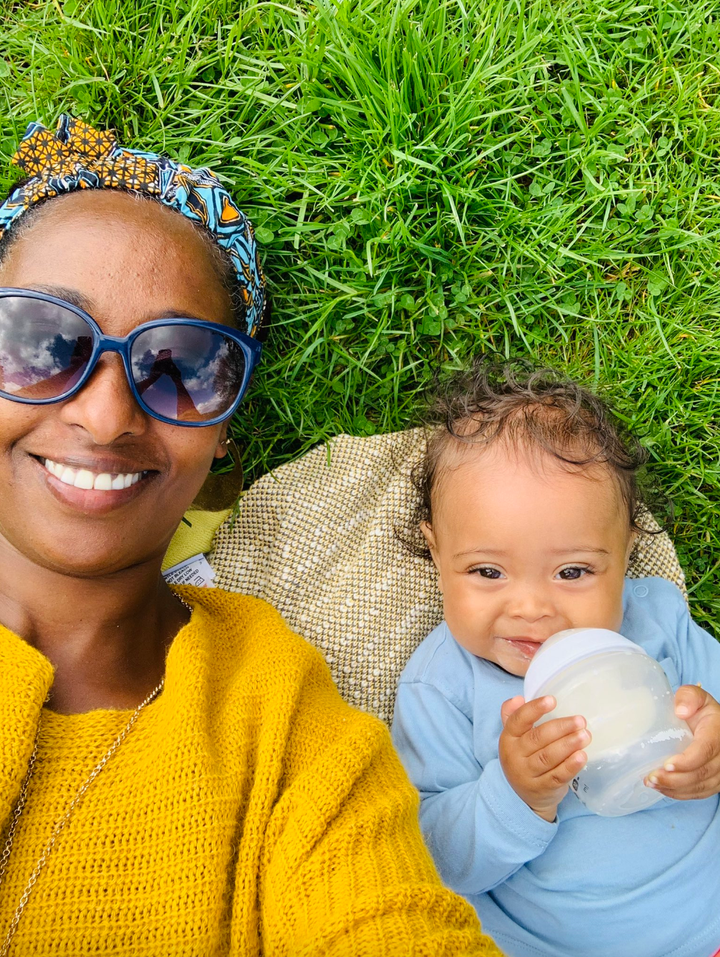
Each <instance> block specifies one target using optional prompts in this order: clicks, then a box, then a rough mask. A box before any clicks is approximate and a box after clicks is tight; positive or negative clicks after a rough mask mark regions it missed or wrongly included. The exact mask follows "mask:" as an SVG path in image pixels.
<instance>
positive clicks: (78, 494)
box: [33, 456, 158, 515]
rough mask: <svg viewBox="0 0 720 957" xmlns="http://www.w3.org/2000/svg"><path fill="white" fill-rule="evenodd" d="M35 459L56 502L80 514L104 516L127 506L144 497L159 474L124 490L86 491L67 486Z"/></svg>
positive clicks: (143, 477)
mask: <svg viewBox="0 0 720 957" xmlns="http://www.w3.org/2000/svg"><path fill="white" fill-rule="evenodd" d="M33 459H34V461H35V463H36V467H37V469H38V472H39V473H40V475H41V477H42V478H43V480H44V481H45V484H46V486H47V488H48V490H49V492H50V493H51V495H52V496H53V498H55V500H56V501H58V502H61V503H62V504H63V505H65V506H70V508H72V509H74V510H77V511H79V512H85V513H92V514H94V515H102V514H104V513H106V512H111V511H113V510H114V509H116V508H120V506H122V505H125V504H127V503H128V502H130V501H132V500H133V499H134V498H137V496H138V495H142V494H143V492H144V491H145V489H146V488H147V485H148V483H149V482H152V481H153V479H154V478H155V477H156V476H157V474H158V473H157V472H149V473H147V474H145V475H143V476H142V478H140V480H139V481H138V482H136V483H135V484H134V485H131V486H130V487H129V488H123V489H108V490H102V491H101V490H98V489H84V488H76V487H75V486H74V485H66V484H65V483H64V482H61V481H60V479H59V478H57V477H56V476H55V475H53V474H52V473H51V472H48V470H47V469H46V468H45V466H44V465H42V463H41V462H39V461H38V460H37V459H35V458H34V456H33Z"/></svg>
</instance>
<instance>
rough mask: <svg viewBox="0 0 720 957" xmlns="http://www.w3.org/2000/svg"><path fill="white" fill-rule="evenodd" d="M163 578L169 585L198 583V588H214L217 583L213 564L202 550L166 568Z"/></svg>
mask: <svg viewBox="0 0 720 957" xmlns="http://www.w3.org/2000/svg"><path fill="white" fill-rule="evenodd" d="M163 578H164V579H165V581H166V582H167V583H168V584H169V585H196V586H197V587H198V588H212V586H213V584H214V583H215V572H214V571H213V569H212V565H211V564H210V562H209V561H208V560H207V558H205V556H204V555H203V554H202V552H201V553H200V554H199V555H193V556H192V557H191V558H186V559H185V561H184V562H178V564H177V565H172V566H171V567H170V568H166V569H165V571H164V572H163Z"/></svg>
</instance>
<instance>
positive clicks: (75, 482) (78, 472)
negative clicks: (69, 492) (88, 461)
mask: <svg viewBox="0 0 720 957" xmlns="http://www.w3.org/2000/svg"><path fill="white" fill-rule="evenodd" d="M38 461H39V462H40V463H41V464H42V465H43V466H44V467H45V468H46V469H47V470H48V472H50V474H51V475H54V476H55V478H56V479H58V480H59V481H60V482H62V483H63V484H64V485H72V486H74V487H75V488H82V489H95V490H97V491H102V492H110V491H117V490H119V489H125V488H130V486H131V485H136V484H137V483H138V482H139V481H140V479H142V478H144V477H145V476H146V475H149V472H147V471H142V472H94V471H92V470H90V469H83V468H74V467H73V466H71V465H65V464H63V463H62V462H54V461H53V460H52V459H47V458H39V460H38Z"/></svg>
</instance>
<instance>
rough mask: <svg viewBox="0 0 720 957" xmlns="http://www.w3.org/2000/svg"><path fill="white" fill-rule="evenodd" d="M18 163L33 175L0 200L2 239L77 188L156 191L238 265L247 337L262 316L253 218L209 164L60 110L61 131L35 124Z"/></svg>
mask: <svg viewBox="0 0 720 957" xmlns="http://www.w3.org/2000/svg"><path fill="white" fill-rule="evenodd" d="M13 163H15V164H16V165H17V166H19V167H20V168H21V169H22V170H23V171H24V172H25V174H26V176H27V179H26V180H25V181H24V182H23V183H22V184H21V185H19V186H17V187H16V188H15V189H14V190H12V192H11V193H10V195H9V196H8V198H7V199H6V200H5V202H4V203H3V204H2V205H0V239H1V238H2V236H3V235H4V234H5V232H6V230H8V229H10V228H11V227H12V225H13V223H15V222H16V220H18V219H19V218H20V217H21V216H22V215H23V213H25V212H26V211H27V210H28V209H30V207H31V206H33V205H35V203H38V202H41V201H42V200H46V199H51V198H52V197H54V196H58V195H60V194H61V193H69V192H72V191H73V190H76V189H122V190H130V191H132V192H138V193H144V194H146V195H148V196H153V197H155V198H156V199H158V200H159V201H160V202H161V203H164V204H165V205H166V206H169V207H170V208H171V209H175V210H177V211H178V212H179V213H182V215H183V216H186V217H187V218H188V219H190V220H192V221H193V222H194V223H198V224H199V225H200V226H204V227H205V228H206V229H207V230H209V231H210V233H211V234H212V235H213V237H214V239H215V241H216V242H217V244H218V245H219V246H221V247H222V248H223V249H225V250H226V251H227V253H228V255H229V256H230V259H231V261H232V263H233V266H234V267H235V271H236V273H237V276H238V280H239V286H240V290H241V294H242V298H243V301H244V304H245V318H246V322H247V329H246V330H243V331H247V333H248V335H251V336H252V335H255V333H256V332H257V330H258V328H259V326H260V324H261V321H262V317H263V309H264V305H265V277H264V276H263V272H262V268H261V266H260V261H259V258H258V250H257V243H256V241H255V234H254V232H253V228H252V224H251V223H250V221H249V219H248V218H247V217H246V216H245V215H244V213H242V212H241V211H240V210H239V209H238V208H237V206H236V205H235V203H234V202H233V199H232V197H231V196H230V194H229V193H228V192H227V190H226V189H225V188H224V186H223V185H222V184H221V183H220V180H219V179H218V178H217V176H215V174H214V173H212V172H211V171H210V170H209V169H205V168H200V169H192V168H191V167H189V166H185V165H184V164H183V163H176V162H173V160H170V159H167V158H166V157H164V156H159V155H158V154H156V153H146V152H140V151H138V150H130V149H125V148H124V147H121V146H118V143H117V140H116V139H115V136H114V135H113V133H112V132H109V131H100V130H95V129H93V127H92V126H89V125H88V124H87V123H83V122H82V121H81V120H76V119H74V118H73V117H71V116H61V117H60V119H59V121H58V125H57V130H56V132H54V133H53V132H52V131H51V130H48V129H46V127H44V126H43V125H42V124H41V123H37V122H35V123H31V124H30V125H29V126H28V128H27V131H26V133H25V136H24V137H23V139H22V141H21V143H20V146H19V147H18V150H17V152H16V153H15V155H14V157H13Z"/></svg>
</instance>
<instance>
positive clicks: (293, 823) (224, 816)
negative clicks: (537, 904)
mask: <svg viewBox="0 0 720 957" xmlns="http://www.w3.org/2000/svg"><path fill="white" fill-rule="evenodd" d="M182 594H183V597H184V598H185V599H186V600H187V601H188V602H189V603H190V604H192V605H193V606H194V612H193V616H192V618H191V621H190V623H189V624H188V625H187V626H186V627H185V628H183V629H182V631H181V632H180V633H179V634H178V635H177V637H176V638H175V641H174V643H173V645H172V647H171V649H170V653H169V656H168V662H167V675H166V685H165V690H164V691H163V693H162V695H161V696H160V697H159V698H158V699H157V700H156V701H154V702H153V703H152V704H151V705H149V706H148V707H147V709H146V710H145V711H144V712H143V713H142V714H141V716H140V718H139V720H138V722H137V724H136V725H135V727H134V728H133V730H132V731H131V733H130V735H129V736H128V738H127V739H126V740H125V741H124V743H123V744H122V745H121V746H120V748H119V750H118V751H117V752H116V754H115V755H114V756H113V758H112V759H111V760H110V762H109V763H108V764H107V766H106V767H105V769H104V770H103V771H102V773H101V774H100V775H99V776H98V777H97V779H96V780H95V781H94V783H93V784H92V785H91V787H90V789H89V790H88V792H87V794H86V795H85V797H84V799H83V800H82V802H81V803H80V805H79V806H78V807H77V809H76V811H75V813H74V815H73V817H72V818H71V820H70V823H69V824H68V826H67V827H66V828H65V830H64V831H63V832H62V834H61V836H60V838H59V840H58V842H57V844H56V846H55V848H54V849H53V850H52V852H51V854H50V856H49V859H48V863H47V866H46V867H45V869H44V870H43V872H42V874H41V875H40V878H39V880H38V882H37V884H36V886H35V887H34V889H33V891H32V894H31V896H30V900H29V902H28V904H27V907H26V908H25V912H24V914H23V917H22V919H21V921H20V925H19V928H18V932H17V935H16V937H15V939H14V941H13V945H12V949H11V954H13V955H18V957H28V955H42V957H56V955H77V957H80V955H86V954H103V955H108V954H115V955H122V957H180V955H186V957H205V955H208V957H209V955H216V957H220V955H234V957H241V955H242V957H246V955H247V957H250V955H259V954H261V953H262V954H263V955H265V957H279V955H288V957H290V955H292V957H303V955H304V957H310V955H320V954H323V955H357V957H382V955H397V957H400V955H402V957H408V955H412V954H417V955H421V954H422V955H428V957H430V955H433V957H437V955H463V954H477V955H492V957H498V955H499V953H500V952H499V951H498V950H497V949H496V948H495V946H494V945H493V944H492V943H491V942H490V941H489V940H488V939H487V938H485V937H483V936H482V934H481V933H480V930H479V925H478V923H477V919H476V917H475V915H474V912H473V910H472V908H471V907H470V906H469V905H468V904H466V903H465V902H464V901H462V900H461V899H460V898H458V897H456V896H454V895H453V894H452V893H451V892H450V891H448V890H445V889H444V888H443V887H442V885H441V884H440V881H439V879H438V877H437V875H436V872H435V870H434V868H433V866H432V864H431V862H430V859H429V857H428V854H427V851H426V850H425V847H424V845H423V843H422V840H421V838H420V833H419V830H418V826H417V821H416V818H417V798H416V794H415V792H414V790H413V789H412V788H411V786H410V784H409V783H408V781H407V779H406V777H405V774H404V772H403V770H402V768H401V766H400V764H399V761H398V759H397V758H396V756H395V754H394V752H393V751H392V748H391V745H390V740H389V735H388V733H387V730H386V729H385V728H384V727H383V725H382V724H381V723H380V722H379V721H377V720H375V719H374V718H371V717H369V716H368V715H364V714H362V713H360V712H359V711H354V710H353V709H351V708H349V707H348V706H347V705H346V704H344V703H343V702H342V701H341V699H340V697H339V695H338V693H337V691H336V690H335V688H334V686H333V684H332V681H331V678H330V674H329V672H328V669H327V667H326V666H325V664H324V663H323V662H322V659H321V657H320V655H319V653H318V652H316V651H315V650H314V649H313V648H311V647H310V646H309V645H308V644H306V643H305V642H304V641H303V640H302V639H300V638H299V637H297V636H296V635H294V634H293V633H292V632H291V631H290V630H289V629H288V628H287V627H286V625H285V624H284V623H283V621H282V619H281V618H280V616H279V615H278V614H277V613H276V612H275V611H274V610H273V609H272V608H270V607H269V606H268V605H266V604H265V603H264V602H262V601H259V600H257V599H254V598H248V597H244V596H240V595H231V594H227V593H224V592H221V591H217V590H214V589H207V590H205V589H183V590H182ZM51 683H52V668H51V666H50V664H49V663H48V661H47V660H46V659H45V658H44V657H43V656H42V655H41V654H39V653H38V652H37V651H36V650H34V649H33V648H31V647H30V646H29V645H28V644H26V643H25V642H24V641H22V640H21V639H20V638H18V637H17V636H15V635H13V634H11V633H10V632H8V631H7V630H5V629H0V826H2V827H3V828H6V826H7V823H8V818H9V815H10V812H11V808H12V806H13V803H14V801H15V799H16V798H17V795H18V792H19V789H20V784H21V781H22V779H23V776H24V774H25V770H26V767H27V762H28V759H29V757H30V753H31V751H32V747H33V741H34V738H35V734H36V729H37V728H38V723H39V752H38V760H37V767H36V771H35V774H34V775H33V777H32V779H31V784H30V790H29V796H28V801H27V805H26V808H25V811H24V813H23V815H22V817H21V819H20V824H19V826H18V830H17V834H16V837H15V842H14V847H13V850H12V855H11V858H10V863H9V866H8V871H7V874H6V877H5V879H4V881H3V888H2V894H0V941H2V940H3V939H4V937H5V934H6V932H7V928H8V926H9V924H10V921H11V918H12V915H13V912H14V910H15V907H16V905H17V902H18V900H19V898H20V896H21V894H22V892H23V889H24V888H25V886H26V884H27V881H28V878H29V876H30V874H31V872H32V870H33V867H34V865H35V863H36V861H37V860H38V858H39V857H40V854H41V852H42V850H43V847H44V846H45V844H46V842H47V840H48V837H49V835H50V833H51V831H52V828H53V826H54V824H55V822H56V821H57V820H58V819H59V818H60V817H61V816H62V814H63V812H64V811H65V809H66V808H67V806H68V804H69V803H70V801H71V800H72V799H73V797H74V795H75V794H76V793H77V791H78V788H79V787H80V785H81V784H82V783H83V781H84V780H85V779H86V777H87V776H88V774H89V773H90V771H91V770H92V768H93V767H94V766H95V764H96V763H97V762H98V760H99V759H100V758H101V757H102V755H103V754H104V753H105V751H106V750H107V748H108V747H109V745H110V744H111V742H112V740H113V739H114V737H115V736H116V735H117V734H118V733H119V731H120V730H121V729H122V728H123V727H124V726H125V724H126V723H127V720H128V716H129V712H118V711H94V712H90V713H89V714H82V715H70V716H67V715H59V714H55V713H52V712H49V711H48V710H47V708H44V707H43V705H44V701H45V698H46V695H47V692H48V689H49V687H50V685H51Z"/></svg>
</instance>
